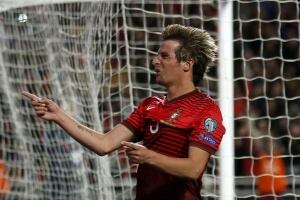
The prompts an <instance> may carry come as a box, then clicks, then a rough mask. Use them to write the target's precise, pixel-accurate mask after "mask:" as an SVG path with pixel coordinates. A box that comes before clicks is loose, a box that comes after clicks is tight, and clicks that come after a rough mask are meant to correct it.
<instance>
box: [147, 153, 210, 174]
mask: <svg viewBox="0 0 300 200" xmlns="http://www.w3.org/2000/svg"><path fill="white" fill-rule="evenodd" d="M148 163H149V164H151V165H153V166H156V167H158V168H160V169H162V170H163V171H165V172H167V173H169V174H172V175H175V176H180V177H185V178H191V179H197V178H198V177H199V176H200V174H201V173H202V171H203V170H204V167H205V166H203V167H199V166H200V163H195V161H193V160H191V159H190V158H174V157H168V156H165V155H162V154H159V153H156V152H152V153H151V156H150V157H149V160H148ZM197 165H198V166H197Z"/></svg>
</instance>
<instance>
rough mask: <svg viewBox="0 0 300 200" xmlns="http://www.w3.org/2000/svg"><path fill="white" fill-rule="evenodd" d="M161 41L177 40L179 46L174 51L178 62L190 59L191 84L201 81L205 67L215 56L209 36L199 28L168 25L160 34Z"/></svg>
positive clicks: (213, 42) (215, 49)
mask: <svg viewBox="0 0 300 200" xmlns="http://www.w3.org/2000/svg"><path fill="white" fill-rule="evenodd" d="M162 39H163V40H177V41H178V42H179V43H180V46H179V47H178V48H177V49H176V50H175V55H176V58H177V60H178V61H179V62H181V61H188V60H189V59H192V60H193V61H194V65H193V82H194V84H195V85H197V84H199V82H200V81H201V80H202V79H203V76H204V73H205V72H206V69H207V66H208V65H209V64H210V63H212V62H213V61H214V60H215V58H216V54H217V46H216V44H215V41H214V39H213V38H212V37H211V36H210V34H209V33H208V32H207V31H205V30H203V29H199V28H195V27H190V26H183V25H179V24H173V25H169V26H167V27H166V28H165V30H164V31H163V32H162Z"/></svg>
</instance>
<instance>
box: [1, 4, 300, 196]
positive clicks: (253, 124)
mask: <svg viewBox="0 0 300 200" xmlns="http://www.w3.org/2000/svg"><path fill="white" fill-rule="evenodd" d="M218 3H219V1H213V0H201V1H198V0H172V1H171V0H97V1H96V0H94V1H93V0H90V1H85V0H81V1H73V0H44V1H40V0H36V1H28V2H24V1H22V0H12V1H3V2H0V7H1V9H0V11H1V13H0V88H1V89H0V109H1V112H0V139H1V140H0V142H1V143H0V144H1V151H0V155H1V159H2V160H3V163H4V165H5V167H6V171H7V173H3V175H1V174H0V179H1V178H2V179H3V182H5V181H6V180H7V181H8V185H9V187H8V188H9V189H7V188H5V187H3V188H0V192H1V193H3V194H5V198H6V199H72V200H73V199H122V200H123V199H133V198H134V196H135V189H134V188H135V173H136V168H137V166H135V165H131V164H130V163H129V162H128V160H127V158H126V155H125V153H124V152H123V151H115V152H113V153H111V154H110V155H108V156H105V157H99V156H97V155H96V154H95V153H93V152H90V151H89V150H87V149H86V148H84V147H82V146H81V145H79V144H78V143H77V142H75V141H74V140H73V139H72V138H70V137H69V136H68V135H67V134H66V133H64V131H63V130H62V129H61V128H60V127H58V126H57V125H55V124H54V123H51V122H46V121H43V120H41V119H39V118H38V117H37V116H36V115H35V113H34V111H33V109H32V107H31V106H30V105H29V103H28V101H27V100H26V99H24V98H23V97H21V95H20V92H21V91H22V90H27V91H29V92H32V93H34V94H36V95H39V96H41V97H48V98H51V99H53V100H55V101H56V102H58V103H59V104H60V106H62V107H63V108H64V109H65V110H66V112H68V113H69V114H71V115H72V116H74V117H75V118H76V119H77V120H79V121H80V122H81V123H83V124H85V125H87V126H88V127H91V128H93V129H95V130H98V131H101V132H102V131H103V132H105V131H108V130H109V129H111V128H112V127H113V126H115V125H116V124H118V123H119V122H121V121H122V120H123V119H125V117H127V116H128V115H129V113H130V112H131V111H132V110H133V109H134V108H135V107H136V106H137V104H138V103H139V102H140V101H141V100H142V99H143V98H145V97H147V96H150V95H156V94H163V93H164V92H165V91H164V88H162V87H161V86H159V85H157V84H155V82H154V79H153V75H154V71H153V68H151V59H152V57H153V55H155V52H156V51H157V49H158V46H159V41H160V33H161V31H162V30H163V28H164V27H165V26H166V25H168V24H173V23H179V24H184V25H189V26H195V27H200V28H204V29H206V30H207V31H208V32H209V33H210V34H212V36H213V37H215V39H216V40H218V35H219V34H222V33H219V32H218V23H219V12H220V10H219V5H218ZM233 6H234V19H230V20H232V23H233V24H234V42H233V44H232V45H234V65H233V66H234V80H233V81H234V99H233V100H234V109H235V110H234V111H235V118H234V119H232V120H234V125H235V134H234V138H233V139H234V148H235V157H234V158H232V159H234V162H235V177H233V178H234V180H235V193H234V194H235V198H239V199H249V198H253V199H255V198H258V197H260V196H263V195H265V194H264V193H262V192H261V190H259V189H258V188H260V186H259V185H260V183H261V181H266V180H267V181H270V180H271V182H268V183H269V185H270V186H271V187H270V188H271V191H269V193H270V194H271V195H272V196H275V195H281V196H284V197H290V198H291V199H293V198H295V199H296V198H297V194H300V192H299V191H298V190H299V189H298V190H297V188H299V187H297V185H298V186H299V182H298V181H299V173H300V170H299V169H300V158H299V153H300V150H299V148H298V147H299V144H298V143H299V141H300V140H299V137H300V131H299V129H300V128H299V124H300V123H299V116H300V106H299V105H300V103H299V96H300V94H299V91H300V90H299V89H297V84H298V83H299V82H300V79H299V67H297V66H298V65H299V22H298V21H299V5H298V3H296V2H294V1H286V2H283V1H282V2H281V1H279V2H278V1H263V2H257V1H255V2H254V1H245V0H240V1H233ZM220 62H221V61H220ZM217 64H218V63H217V62H216V63H215V64H214V65H212V66H210V69H209V71H208V72H207V74H206V76H205V80H204V81H203V83H202V84H201V85H200V86H199V87H200V88H201V89H202V90H203V91H205V92H206V93H208V94H209V95H210V96H211V97H212V98H214V99H215V100H216V101H219V100H220V99H219V98H218V91H219V90H220V89H219V88H218V73H217V72H218V67H217ZM297 77H298V78H297ZM266 144H268V145H266ZM228 148H231V147H228ZM219 157H220V156H219V155H218V154H217V155H214V156H212V158H211V160H210V162H209V164H208V168H207V171H206V173H205V174H204V176H203V184H204V186H203V190H202V196H203V197H204V199H218V198H220V193H219V189H220V186H219V180H220V177H219V170H220V169H219ZM277 158H278V159H277ZM281 161H282V162H281ZM261 163H263V164H262V165H264V166H268V167H269V168H268V169H265V171H264V170H263V169H260V167H259V166H261ZM264 163H267V164H264ZM276 163H280V164H279V165H283V166H284V168H285V169H284V170H283V171H284V173H281V172H280V173H277V172H275V171H276V166H277V164H276ZM0 164H1V162H0ZM267 170H269V171H267ZM279 171H280V170H279ZM270 177H271V178H270ZM277 178H279V179H282V180H283V181H282V182H283V185H284V183H285V182H284V180H286V185H287V187H285V188H284V186H282V187H283V188H284V190H283V191H277V187H275V186H276V185H277V182H276V181H277V180H278V179H277ZM260 189H261V188H260ZM263 189H266V188H263ZM267 189H268V188H267ZM7 190H9V192H7Z"/></svg>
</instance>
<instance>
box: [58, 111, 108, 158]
mask: <svg viewBox="0 0 300 200" xmlns="http://www.w3.org/2000/svg"><path fill="white" fill-rule="evenodd" d="M55 122H56V123H57V124H58V125H59V126H61V127H62V128H63V129H64V130H65V131H66V132H67V133H68V134H69V135H70V136H71V137H73V138H74V139H75V140H76V141H78V142H79V143H80V144H82V145H84V146H85V147H87V148H89V149H90V150H92V151H94V152H95V153H97V154H99V155H104V154H106V153H107V150H106V146H105V143H104V142H103V141H102V140H103V138H104V134H102V133H98V132H96V131H94V130H92V129H90V128H88V127H86V126H84V125H82V124H80V123H79V122H78V121H76V120H75V119H74V118H72V117H71V116H69V115H68V114H66V113H65V112H64V111H60V114H59V119H58V120H57V121H55Z"/></svg>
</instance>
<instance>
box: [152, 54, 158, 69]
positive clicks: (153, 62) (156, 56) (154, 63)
mask: <svg viewBox="0 0 300 200" xmlns="http://www.w3.org/2000/svg"><path fill="white" fill-rule="evenodd" d="M157 64H159V59H158V55H155V56H154V57H153V59H152V65H153V66H156V65H157Z"/></svg>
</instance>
